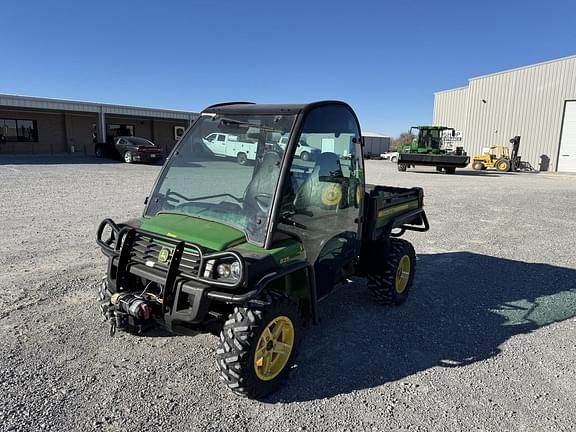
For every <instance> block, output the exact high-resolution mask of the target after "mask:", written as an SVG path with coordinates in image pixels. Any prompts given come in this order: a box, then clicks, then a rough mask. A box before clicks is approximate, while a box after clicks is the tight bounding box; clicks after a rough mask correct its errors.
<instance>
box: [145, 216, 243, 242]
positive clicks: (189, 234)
mask: <svg viewBox="0 0 576 432" xmlns="http://www.w3.org/2000/svg"><path fill="white" fill-rule="evenodd" d="M141 228H142V229H143V230H146V231H150V232H153V233H156V234H161V235H165V236H167V237H173V238H175V239H179V240H184V241H188V242H190V243H195V244H197V245H200V246H203V247H205V248H208V249H212V250H215V251H223V250H225V249H228V248H230V247H232V246H236V245H239V244H241V243H245V242H246V236H245V235H244V233H243V232H242V231H240V230H238V229H236V228H232V227H230V226H228V225H224V224H221V223H218V222H213V221H209V220H205V219H198V218H195V217H193V216H186V215H179V214H169V213H164V214H158V215H156V216H153V217H150V218H144V219H143V220H142V226H141Z"/></svg>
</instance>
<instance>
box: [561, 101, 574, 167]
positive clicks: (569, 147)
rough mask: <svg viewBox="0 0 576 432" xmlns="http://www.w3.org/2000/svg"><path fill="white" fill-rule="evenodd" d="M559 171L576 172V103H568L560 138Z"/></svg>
mask: <svg viewBox="0 0 576 432" xmlns="http://www.w3.org/2000/svg"><path fill="white" fill-rule="evenodd" d="M558 171H572V172H576V101H568V102H566V109H565V110H564V121H563V123H562V136H561V137H560V154H559V155H558Z"/></svg>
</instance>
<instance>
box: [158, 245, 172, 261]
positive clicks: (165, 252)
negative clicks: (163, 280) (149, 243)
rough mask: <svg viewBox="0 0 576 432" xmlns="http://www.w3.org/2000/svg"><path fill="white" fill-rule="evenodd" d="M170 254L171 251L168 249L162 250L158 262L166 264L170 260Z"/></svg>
mask: <svg viewBox="0 0 576 432" xmlns="http://www.w3.org/2000/svg"><path fill="white" fill-rule="evenodd" d="M170 253H171V251H170V249H168V248H162V249H160V252H159V253H158V261H160V262H163V263H165V262H166V261H168V260H169V259H170Z"/></svg>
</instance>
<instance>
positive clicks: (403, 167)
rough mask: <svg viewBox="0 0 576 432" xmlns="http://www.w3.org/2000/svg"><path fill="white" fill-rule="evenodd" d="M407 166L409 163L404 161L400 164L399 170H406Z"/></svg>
mask: <svg viewBox="0 0 576 432" xmlns="http://www.w3.org/2000/svg"><path fill="white" fill-rule="evenodd" d="M406 168H408V165H406V164H403V163H399V164H398V171H406Z"/></svg>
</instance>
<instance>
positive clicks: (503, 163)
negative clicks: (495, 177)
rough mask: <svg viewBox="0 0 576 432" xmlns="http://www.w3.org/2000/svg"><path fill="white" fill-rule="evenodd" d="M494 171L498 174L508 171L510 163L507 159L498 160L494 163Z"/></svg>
mask: <svg viewBox="0 0 576 432" xmlns="http://www.w3.org/2000/svg"><path fill="white" fill-rule="evenodd" d="M496 169H497V170H498V171H500V172H507V171H510V161H509V160H508V159H500V160H498V161H496Z"/></svg>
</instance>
